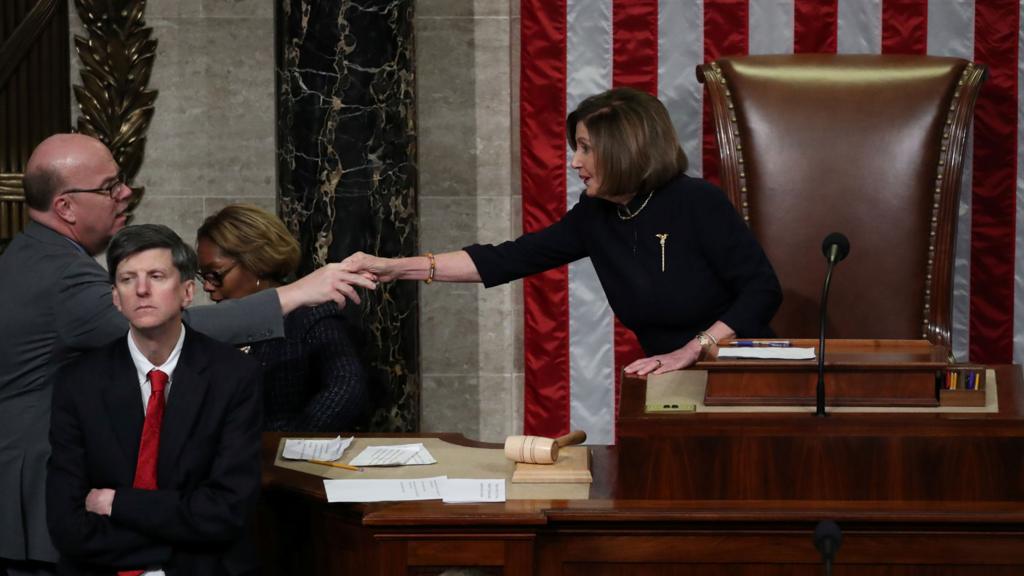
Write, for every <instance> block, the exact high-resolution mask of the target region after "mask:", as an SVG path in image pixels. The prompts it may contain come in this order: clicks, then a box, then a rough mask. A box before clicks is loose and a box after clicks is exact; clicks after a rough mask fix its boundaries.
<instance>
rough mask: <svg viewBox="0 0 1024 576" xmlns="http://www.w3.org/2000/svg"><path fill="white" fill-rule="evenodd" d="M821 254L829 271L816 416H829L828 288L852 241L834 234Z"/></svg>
mask: <svg viewBox="0 0 1024 576" xmlns="http://www.w3.org/2000/svg"><path fill="white" fill-rule="evenodd" d="M821 252H822V254H824V255H825V260H827V261H828V271H827V272H826V273H825V285H824V286H822V288H821V311H820V313H819V314H820V316H819V319H820V320H821V326H820V329H819V330H818V386H817V388H816V389H815V404H816V407H817V409H816V410H815V412H814V414H815V416H827V414H825V319H826V317H827V315H828V314H827V312H828V306H827V305H828V287H829V285H830V284H831V283H832V270H833V269H834V268H835V266H836V264H837V263H838V262H839V261H841V260H842V259H843V258H846V256H847V255H848V254H849V253H850V241H849V240H848V239H847V238H846V236H845V235H843V234H840V233H839V232H833V233H831V234H829V235H828V236H825V241H824V242H822V243H821Z"/></svg>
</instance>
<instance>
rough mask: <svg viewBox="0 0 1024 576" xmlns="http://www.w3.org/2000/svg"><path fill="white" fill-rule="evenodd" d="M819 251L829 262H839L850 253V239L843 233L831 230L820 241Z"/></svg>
mask: <svg viewBox="0 0 1024 576" xmlns="http://www.w3.org/2000/svg"><path fill="white" fill-rule="evenodd" d="M821 253H822V254H824V255H825V259H826V260H828V262H829V264H834V263H836V262H841V261H842V260H843V259H845V258H846V256H847V255H848V254H849V253H850V241H849V239H847V238H846V236H845V235H844V234H841V233H839V232H833V233H831V234H829V235H828V236H825V240H824V241H822V243H821Z"/></svg>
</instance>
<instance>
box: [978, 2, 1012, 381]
mask: <svg viewBox="0 0 1024 576" xmlns="http://www.w3.org/2000/svg"><path fill="white" fill-rule="evenodd" d="M1019 9H1020V8H1019V6H1018V4H1017V2H981V1H979V2H977V3H976V4H975V11H974V59H975V60H976V61H978V62H980V63H983V64H985V65H987V66H988V67H989V68H988V72H989V77H988V80H986V81H985V84H984V85H983V86H982V89H981V93H980V95H979V96H978V103H977V108H976V110H975V115H974V165H973V174H974V182H973V184H974V195H973V198H972V210H971V310H970V342H971V344H970V356H971V360H972V361H975V362H986V363H1004V362H1005V363H1009V362H1011V361H1012V357H1013V282H1014V279H1013V278H1014V233H1015V230H1014V212H1015V193H1016V174H1017V34H1018V27H1019V25H1020V21H1019V20H1020V16H1019V12H1018V10H1019Z"/></svg>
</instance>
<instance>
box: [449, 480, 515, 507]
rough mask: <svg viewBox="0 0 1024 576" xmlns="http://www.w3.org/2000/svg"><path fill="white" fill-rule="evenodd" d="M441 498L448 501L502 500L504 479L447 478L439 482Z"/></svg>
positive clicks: (503, 499) (503, 496) (503, 497)
mask: <svg viewBox="0 0 1024 576" xmlns="http://www.w3.org/2000/svg"><path fill="white" fill-rule="evenodd" d="M441 499H442V500H444V501H445V502H449V503H459V502H504V501H505V479H504V478H494V479H480V478H449V479H448V480H446V481H445V482H444V483H443V484H441Z"/></svg>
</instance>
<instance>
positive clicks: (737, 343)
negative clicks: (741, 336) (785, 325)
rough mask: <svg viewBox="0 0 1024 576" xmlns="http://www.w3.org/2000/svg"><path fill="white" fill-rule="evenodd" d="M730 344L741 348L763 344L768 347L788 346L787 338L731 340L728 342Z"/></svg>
mask: <svg viewBox="0 0 1024 576" xmlns="http://www.w3.org/2000/svg"><path fill="white" fill-rule="evenodd" d="M730 344H731V345H732V346H740V347H742V348H754V347H758V346H765V347H768V348H789V345H790V344H789V340H733V341H732V342H731V343H730Z"/></svg>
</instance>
